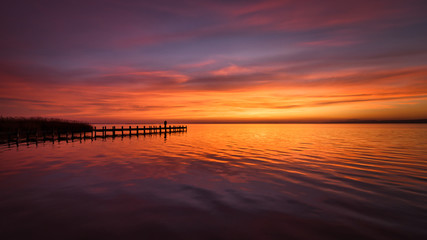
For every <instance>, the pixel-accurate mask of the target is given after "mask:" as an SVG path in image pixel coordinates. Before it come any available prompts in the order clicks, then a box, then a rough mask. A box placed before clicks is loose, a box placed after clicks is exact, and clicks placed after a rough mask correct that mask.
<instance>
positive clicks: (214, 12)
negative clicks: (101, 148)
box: [0, 0, 427, 121]
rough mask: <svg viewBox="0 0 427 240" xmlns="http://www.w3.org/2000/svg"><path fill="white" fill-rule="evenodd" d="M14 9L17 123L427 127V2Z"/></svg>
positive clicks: (8, 42) (8, 111) (1, 73)
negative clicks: (32, 119) (305, 122)
mask: <svg viewBox="0 0 427 240" xmlns="http://www.w3.org/2000/svg"><path fill="white" fill-rule="evenodd" d="M6 5H7V6H5V8H2V10H0V11H1V12H0V20H1V21H0V22H1V23H0V31H1V32H2V36H3V37H2V38H1V39H0V79H1V81H0V94H1V95H0V111H1V114H2V115H5V116H16V115H18V116H34V115H36V116H48V117H65V118H72V119H84V120H88V121H127V120H135V121H138V120H141V121H155V120H159V119H165V118H166V119H175V120H177V121H178V120H180V121H185V120H190V119H192V120H194V119H196V120H197V119H199V120H206V119H211V120H221V119H228V120H233V119H251V118H254V119H262V118H264V119H283V120H286V119H324V118H326V117H329V116H334V117H335V118H339V119H343V118H366V119H368V118H376V119H395V118H400V117H402V114H399V113H402V112H405V114H406V116H404V117H413V118H427V113H426V112H425V111H422V109H424V108H425V107H426V104H427V103H426V97H425V96H426V95H427V71H426V70H425V69H427V47H426V46H425V42H427V30H426V28H425V25H426V24H427V19H426V18H425V16H424V14H425V12H426V10H427V4H426V3H425V2H424V1H418V0H411V1H405V2H402V1H382V0H378V1H357V2H355V1H354V2H351V1H350V2H349V1H346V2H345V3H344V2H342V1H333V0H330V1H324V2H322V4H319V3H318V1H294V0H286V1H278V0H267V1H256V0H251V1H244V2H235V1H213V0H206V1H194V0H184V1H179V2H178V1H171V0H160V1H155V2H141V1H126V2H120V1H90V2H87V1H79V0H78V1H72V2H67V3H65V2H58V1H50V0H45V1H42V3H39V2H38V3H35V2H34V1H19V2H9V3H7V4H6ZM356 109H357V110H356Z"/></svg>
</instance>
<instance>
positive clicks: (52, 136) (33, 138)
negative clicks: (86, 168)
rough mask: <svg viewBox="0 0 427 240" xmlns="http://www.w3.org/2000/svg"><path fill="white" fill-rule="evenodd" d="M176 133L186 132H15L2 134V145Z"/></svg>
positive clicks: (181, 127)
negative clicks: (4, 137) (3, 136)
mask: <svg viewBox="0 0 427 240" xmlns="http://www.w3.org/2000/svg"><path fill="white" fill-rule="evenodd" d="M176 132H187V126H186V125H178V126H175V125H174V126H171V125H169V126H166V125H164V126H162V125H157V126H156V125H153V126H143V127H139V126H136V127H133V128H132V127H131V126H129V127H123V126H121V128H116V127H115V126H113V127H111V128H108V127H107V126H103V127H101V128H96V127H94V128H93V130H92V131H43V132H39V131H19V130H17V131H15V132H9V133H3V135H7V139H4V140H3V142H4V143H9V144H10V143H16V144H19V143H23V142H27V143H29V142H35V143H37V142H41V141H43V142H45V141H68V140H71V141H72V140H75V139H80V140H83V139H92V140H93V139H97V138H108V137H112V138H114V137H125V136H139V135H150V134H166V133H176Z"/></svg>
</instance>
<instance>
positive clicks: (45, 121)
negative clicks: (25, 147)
mask: <svg viewBox="0 0 427 240" xmlns="http://www.w3.org/2000/svg"><path fill="white" fill-rule="evenodd" d="M89 131H92V126H91V125H90V124H88V123H83V122H77V121H69V120H63V119H55V118H40V117H37V118H18V117H0V142H6V141H7V142H9V141H11V140H14V141H19V139H20V138H22V137H25V138H26V139H27V140H29V139H32V138H35V139H36V140H37V139H38V137H39V136H43V137H45V136H46V135H47V134H49V135H51V136H52V135H54V134H55V135H56V136H59V135H60V134H61V133H74V132H89Z"/></svg>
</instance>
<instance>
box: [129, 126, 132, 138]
mask: <svg viewBox="0 0 427 240" xmlns="http://www.w3.org/2000/svg"><path fill="white" fill-rule="evenodd" d="M130 136H132V128H131V127H130V126H129V137H130Z"/></svg>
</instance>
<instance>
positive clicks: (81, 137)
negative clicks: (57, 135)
mask: <svg viewBox="0 0 427 240" xmlns="http://www.w3.org/2000/svg"><path fill="white" fill-rule="evenodd" d="M80 140H82V132H80Z"/></svg>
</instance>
